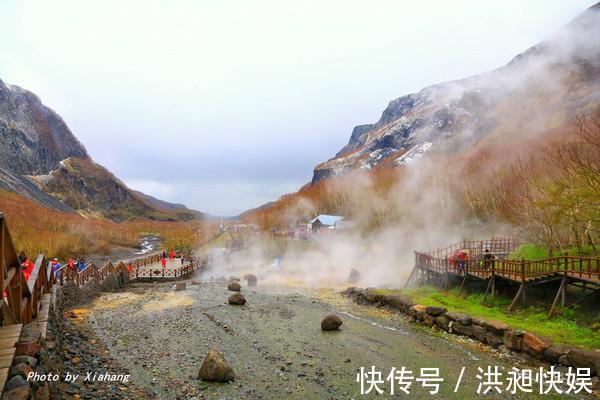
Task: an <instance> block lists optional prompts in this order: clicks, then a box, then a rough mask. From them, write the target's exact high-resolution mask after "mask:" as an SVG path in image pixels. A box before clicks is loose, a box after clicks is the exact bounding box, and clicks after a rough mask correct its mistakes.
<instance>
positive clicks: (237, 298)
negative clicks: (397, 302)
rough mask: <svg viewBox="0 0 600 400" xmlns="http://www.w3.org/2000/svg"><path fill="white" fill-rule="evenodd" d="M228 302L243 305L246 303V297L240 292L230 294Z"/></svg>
mask: <svg viewBox="0 0 600 400" xmlns="http://www.w3.org/2000/svg"><path fill="white" fill-rule="evenodd" d="M227 302H228V303H229V304H231V305H234V306H243V305H244V304H246V298H245V297H244V296H242V295H241V294H239V293H235V294H232V295H231V296H229V299H228V300H227Z"/></svg>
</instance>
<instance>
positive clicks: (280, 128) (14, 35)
mask: <svg viewBox="0 0 600 400" xmlns="http://www.w3.org/2000/svg"><path fill="white" fill-rule="evenodd" d="M593 3H594V1H583V0H581V1H573V0H562V1H561V0H553V1H551V0H528V1H522V0H513V1H507V0H500V1H495V2H492V1H481V0H473V1H424V0H414V1H400V0H377V1H367V0H364V1H351V0H339V1H338V0H335V1H329V0H317V1H313V0H303V1H285V0H269V1H262V0H260V1H254V0H252V1H250V0H213V1H199V0H196V1H195V0H189V1H184V0H169V1H167V0H165V1H152V0H114V1H109V0H103V1H95V0H85V1H81V0H73V1H63V0H53V1H44V0H40V1H28V0H14V1H12V0H1V1H0V18H1V22H0V79H2V80H4V81H5V82H7V83H12V84H16V85H19V86H22V87H24V88H26V89H29V90H31V91H33V92H35V93H37V94H38V95H39V96H40V97H41V98H42V101H44V103H45V104H46V105H48V106H50V107H51V108H53V109H55V110H56V111H57V112H58V113H59V114H60V115H62V117H63V118H64V119H65V120H66V122H67V124H68V125H69V126H70V128H71V130H72V131H73V133H74V134H75V135H76V136H77V137H78V138H79V139H80V140H81V141H82V142H83V144H84V145H85V146H86V148H87V150H88V151H89V153H90V154H91V156H92V157H93V158H94V160H95V161H96V162H98V163H100V164H102V165H104V166H106V167H107V168H108V169H110V170H111V171H112V172H113V173H115V175H117V176H118V177H119V178H121V179H122V180H123V181H125V182H126V183H127V184H128V185H129V186H130V187H132V188H134V189H138V190H142V191H144V192H146V193H148V194H150V195H153V196H156V197H159V198H161V199H164V200H168V201H173V202H181V203H184V204H186V205H188V206H189V207H192V208H195V209H198V210H201V211H206V212H209V213H212V214H215V215H234V214H237V213H239V212H242V211H244V210H246V209H248V208H252V207H256V206H258V205H260V204H262V203H265V202H267V201H270V200H274V199H276V198H278V197H279V196H280V195H282V194H285V193H288V192H292V191H295V190H296V189H298V188H299V187H300V186H302V185H303V184H304V183H306V182H308V181H309V180H310V179H311V176H312V170H313V168H314V166H315V165H316V164H318V163H320V162H322V161H325V160H327V159H328V158H330V157H331V156H333V155H334V154H335V153H336V152H337V151H338V150H339V149H340V148H341V147H342V146H343V145H344V144H346V143H347V141H348V139H349V137H350V132H351V131H352V128H353V127H354V126H355V125H358V124H363V123H370V122H375V121H376V120H377V119H378V118H379V116H380V115H381V112H382V111H383V109H384V108H385V106H386V105H387V103H388V102H389V101H390V100H392V99H394V98H397V97H400V96H402V95H404V94H408V93H411V92H415V91H418V90H420V89H421V88H423V87H424V86H427V85H430V84H434V83H438V82H440V81H445V80H452V79H458V78H462V77H466V76H469V75H473V74H477V73H480V72H483V71H487V70H490V69H494V68H496V67H499V66H501V65H503V64H505V63H506V62H508V61H509V60H510V59H511V58H513V57H514V56H515V55H517V54H518V53H520V52H521V51H523V50H525V49H526V48H528V47H530V46H532V45H534V44H535V43H537V42H538V41H540V40H542V39H543V38H545V37H546V36H548V35H549V34H551V33H552V32H554V31H556V30H557V29H559V28H560V27H561V26H562V25H565V24H566V23H567V22H568V21H569V20H570V19H572V18H573V17H574V16H575V15H577V14H578V13H579V12H581V11H583V10H584V9H585V8H587V7H589V6H590V5H592V4H593Z"/></svg>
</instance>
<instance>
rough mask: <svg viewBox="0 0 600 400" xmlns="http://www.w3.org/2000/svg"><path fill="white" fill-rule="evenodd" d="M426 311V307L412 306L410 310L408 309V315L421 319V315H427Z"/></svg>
mask: <svg viewBox="0 0 600 400" xmlns="http://www.w3.org/2000/svg"><path fill="white" fill-rule="evenodd" d="M426 309H427V307H425V306H424V305H421V304H415V305H413V306H410V308H409V309H408V314H409V315H412V316H413V317H416V318H419V315H421V316H422V315H423V314H424V313H425V310H426ZM421 319H422V318H421Z"/></svg>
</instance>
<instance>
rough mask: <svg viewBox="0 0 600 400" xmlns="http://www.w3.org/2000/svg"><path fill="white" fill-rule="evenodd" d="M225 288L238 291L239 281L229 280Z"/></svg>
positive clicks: (240, 287)
mask: <svg viewBox="0 0 600 400" xmlns="http://www.w3.org/2000/svg"><path fill="white" fill-rule="evenodd" d="M227 289H228V290H230V291H232V292H239V291H240V290H242V286H240V284H239V283H237V282H235V281H233V282H230V283H229V285H227Z"/></svg>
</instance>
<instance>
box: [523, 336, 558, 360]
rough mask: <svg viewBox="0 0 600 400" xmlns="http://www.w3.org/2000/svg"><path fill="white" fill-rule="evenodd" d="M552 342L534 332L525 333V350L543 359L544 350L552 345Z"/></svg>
mask: <svg viewBox="0 0 600 400" xmlns="http://www.w3.org/2000/svg"><path fill="white" fill-rule="evenodd" d="M551 345H552V343H550V342H549V341H547V340H546V339H542V338H540V337H538V336H536V335H534V334H533V333H530V332H526V333H525V335H523V351H525V352H527V353H529V354H531V355H532V356H534V357H536V358H539V359H540V360H542V359H543V358H544V351H545V350H546V349H547V348H548V347H550V346H551Z"/></svg>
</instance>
